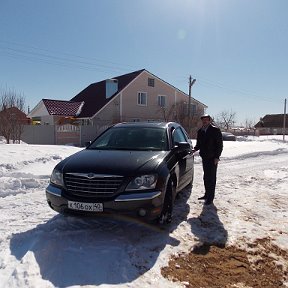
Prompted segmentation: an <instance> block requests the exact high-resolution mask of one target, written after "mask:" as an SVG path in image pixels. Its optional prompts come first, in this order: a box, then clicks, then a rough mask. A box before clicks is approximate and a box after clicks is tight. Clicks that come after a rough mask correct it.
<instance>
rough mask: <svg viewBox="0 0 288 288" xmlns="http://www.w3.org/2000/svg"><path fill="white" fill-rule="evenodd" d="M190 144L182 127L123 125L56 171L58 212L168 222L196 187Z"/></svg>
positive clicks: (53, 185)
mask: <svg viewBox="0 0 288 288" xmlns="http://www.w3.org/2000/svg"><path fill="white" fill-rule="evenodd" d="M192 148H193V147H192V142H191V140H190V139H189V137H188V135H187V133H186V131H185V130H184V129H183V127H182V126H180V125H179V124H178V123H175V122H169V123H155V122H145V123H144V122H143V123H141V122H133V123H119V124H116V125H114V126H112V127H110V128H108V129H107V130H105V131H104V132H103V133H102V134H101V135H99V136H98V137H97V138H96V139H95V140H94V141H93V142H92V143H91V144H90V145H88V146H87V147H86V148H85V149H83V150H81V151H80V152H77V153H76V154H74V155H71V156H69V157H67V158H66V159H64V160H63V161H61V162H60V163H59V164H57V165H56V167H55V168H54V170H53V172H52V175H51V179H50V184H49V186H48V187H47V189H46V197H47V201H48V204H49V205H50V207H51V208H52V209H54V210H55V211H57V212H59V213H64V214H65V213H73V214H75V213H76V214H78V213H79V214H86V215H96V214H99V213H100V214H101V213H105V214H106V213H113V214H115V213H116V214H117V213H120V214H123V215H130V216H133V217H140V218H143V219H145V220H147V221H152V220H156V221H158V222H159V223H169V222H170V221H171V217H172V210H173V204H174V200H175V196H176V194H177V193H178V192H179V191H181V190H182V189H183V188H184V187H186V186H188V185H189V184H192V182H193V175H194V156H193V153H192Z"/></svg>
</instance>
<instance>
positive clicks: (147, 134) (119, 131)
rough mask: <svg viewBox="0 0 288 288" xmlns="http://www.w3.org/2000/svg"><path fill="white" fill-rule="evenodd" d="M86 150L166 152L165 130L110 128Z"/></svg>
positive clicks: (152, 128) (153, 128)
mask: <svg viewBox="0 0 288 288" xmlns="http://www.w3.org/2000/svg"><path fill="white" fill-rule="evenodd" d="M87 149H101V150H152V151H162V150H167V136H166V130H165V129H163V128H155V127H112V128H110V129H109V130H107V131H106V132H104V133H103V134H102V135H100V136H99V137H98V138H97V139H96V140H95V141H94V142H93V143H92V144H91V145H90V146H89V147H88V148H87Z"/></svg>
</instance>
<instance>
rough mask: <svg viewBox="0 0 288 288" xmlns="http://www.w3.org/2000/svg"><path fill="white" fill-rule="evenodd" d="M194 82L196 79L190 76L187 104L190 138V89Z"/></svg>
mask: <svg viewBox="0 0 288 288" xmlns="http://www.w3.org/2000/svg"><path fill="white" fill-rule="evenodd" d="M195 82H196V79H193V78H192V77H191V75H190V77H189V103H188V133H189V136H190V127H191V124H190V122H191V88H192V86H193V85H194V83H195Z"/></svg>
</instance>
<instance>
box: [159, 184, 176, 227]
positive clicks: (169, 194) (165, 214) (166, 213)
mask: <svg viewBox="0 0 288 288" xmlns="http://www.w3.org/2000/svg"><path fill="white" fill-rule="evenodd" d="M174 190H175V187H174V185H173V181H172V180H169V182H168V184H167V189H166V194H165V199H164V204H163V208H162V211H161V214H160V216H159V218H158V223H159V224H160V225H164V224H169V223H171V221H172V213H173V206H174V198H175V197H174V196H175V193H174Z"/></svg>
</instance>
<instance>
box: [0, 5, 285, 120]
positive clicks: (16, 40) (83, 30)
mask: <svg viewBox="0 0 288 288" xmlns="http://www.w3.org/2000/svg"><path fill="white" fill-rule="evenodd" d="M287 11H288V1H286V0H276V1H275V0H253V1H251V0H201V1H200V0H179V1H175V0H157V1H155V0H137V1H135V0H121V1H120V0H97V1H95V0H85V1H80V0H49V1H44V0H26V1H20V0H1V1H0V92H1V91H2V92H3V91H7V90H8V91H11V90H12V91H14V92H16V93H18V94H20V95H22V96H24V97H25V102H26V106H27V107H28V106H29V107H30V110H31V109H33V108H34V107H35V106H36V105H37V103H38V102H39V101H40V100H41V99H43V98H48V99H59V100H70V99H71V98H73V97H74V96H75V95H77V94H78V93H79V92H80V91H82V90H83V89H85V88H86V87H87V86H88V85H90V84H91V83H95V82H98V81H102V80H104V79H107V78H113V77H116V76H119V75H123V74H126V73H130V72H133V71H136V70H140V69H146V70H148V71H149V72H151V73H152V74H154V75H156V76H158V77H159V78H161V79H163V80H165V81H166V82H168V83H170V84H172V85H173V86H175V87H177V88H178V89H180V90H182V91H184V92H186V93H187V94H188V93H189V92H188V91H189V76H190V75H191V76H192V78H193V79H196V82H195V84H194V85H193V87H192V97H194V98H196V99H197V100H199V101H200V102H202V103H204V104H205V105H207V106H208V109H207V112H208V113H209V114H211V115H212V116H214V117H216V116H217V115H219V114H220V113H221V112H223V111H227V112H232V113H236V117H235V120H236V123H237V124H245V122H246V121H249V122H250V121H252V122H255V123H256V122H258V121H259V119H260V117H263V116H264V115H266V114H278V113H283V112H284V100H285V98H287V96H288V85H287V83H288V82H287V79H286V78H287V75H288V57H287V51H288V37H287V35H288V18H287Z"/></svg>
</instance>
